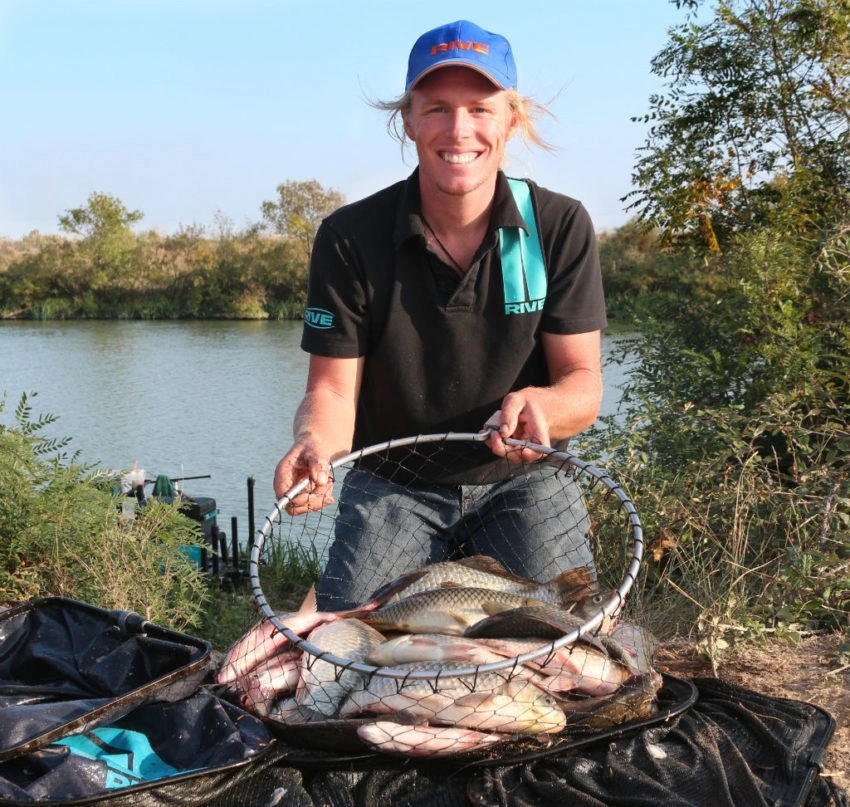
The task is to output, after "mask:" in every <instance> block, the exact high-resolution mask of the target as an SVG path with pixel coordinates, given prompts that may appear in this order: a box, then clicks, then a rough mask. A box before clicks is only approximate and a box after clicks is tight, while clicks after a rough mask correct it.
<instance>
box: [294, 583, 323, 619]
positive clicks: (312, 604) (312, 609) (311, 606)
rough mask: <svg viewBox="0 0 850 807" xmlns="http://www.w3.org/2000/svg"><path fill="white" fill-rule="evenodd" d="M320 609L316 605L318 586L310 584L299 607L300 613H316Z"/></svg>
mask: <svg viewBox="0 0 850 807" xmlns="http://www.w3.org/2000/svg"><path fill="white" fill-rule="evenodd" d="M318 610H319V609H318V607H317V605H316V587H315V586H310V589H309V591H308V592H307V594H306V595H305V596H304V602H302V603H301V607H300V608H299V609H298V614H299V615H301V614H315V613H316V612H317V611H318Z"/></svg>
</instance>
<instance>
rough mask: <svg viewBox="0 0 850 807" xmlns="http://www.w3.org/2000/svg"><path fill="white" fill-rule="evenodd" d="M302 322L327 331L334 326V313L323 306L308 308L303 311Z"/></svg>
mask: <svg viewBox="0 0 850 807" xmlns="http://www.w3.org/2000/svg"><path fill="white" fill-rule="evenodd" d="M304 322H305V324H307V325H309V326H310V327H311V328H318V329H319V330H320V331H327V330H328V329H330V328H333V326H334V315H333V314H332V313H331V312H330V311H326V310H325V309H324V308H308V309H307V310H306V311H305V312H304Z"/></svg>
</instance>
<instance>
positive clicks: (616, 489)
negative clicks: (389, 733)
mask: <svg viewBox="0 0 850 807" xmlns="http://www.w3.org/2000/svg"><path fill="white" fill-rule="evenodd" d="M489 437H490V430H488V431H485V432H443V433H437V434H420V435H415V436H412V437H402V438H396V439H392V440H386V441H385V442H382V443H375V444H373V445H371V446H366V447H365V448H361V449H358V450H357V451H353V452H351V453H349V454H346V455H345V456H342V457H339V458H338V459H336V460H334V461H333V462H332V463H331V465H330V472H331V474H330V475H331V477H332V476H333V471H334V470H336V469H337V468H340V467H341V466H343V465H346V464H347V463H351V462H356V461H357V460H359V459H361V458H363V457H366V456H369V455H371V454H376V453H378V452H381V451H389V450H391V449H395V448H404V447H407V446H414V447H415V446H418V445H420V444H428V443H436V442H441V441H443V442H461V441H471V442H476V443H483V442H485V441H486V440H487V439H488V438H489ZM504 442H505V444H506V445H508V446H511V447H515V448H523V449H531V450H533V451H536V452H538V453H540V454H544V455H547V458H548V460H549V461H551V460H552V459H553V458H555V459H558V460H560V461H561V468H565V467H568V466H571V469H572V472H573V473H576V474H578V473H586V474H588V475H589V476H590V477H591V479H592V480H593V481H592V483H591V487H592V486H596V485H600V484H601V485H604V486H605V487H606V488H607V489H608V490H607V495H613V496H615V497H616V498H618V499H619V500H620V506H621V508H622V509H623V510H625V512H626V516H627V521H628V524H629V527H630V530H631V536H632V546H631V558H630V560H629V563H628V566H627V567H626V570H625V572H624V574H623V578H622V580H621V581H620V584H619V586H618V587H617V588H616V589H613V590H612V593H611V595H610V596H609V597H608V599H607V600H605V602H604V603H603V604H602V605H601V606H600V608H599V609H598V611H597V612H596V613H595V614H594V615H593V616H592V617H590V618H589V619H587V620H585V621H584V622H583V623H582V624H581V625H580V626H579V627H577V628H575V629H574V630H572V631H570V632H569V633H566V634H564V635H563V636H561V637H560V638H558V639H553V640H552V641H551V642H546V643H543V644H541V645H540V647H539V648H536V649H535V650H530V651H528V652H526V653H523V654H521V655H517V656H511V657H508V658H505V659H504V660H502V661H495V662H491V663H488V664H475V665H470V666H468V667H458V668H456V669H449V670H401V669H398V668H396V667H390V666H375V665H372V664H366V663H364V662H359V661H353V660H352V659H346V658H342V657H339V656H336V655H334V654H333V653H330V652H329V651H326V650H322V649H321V648H319V647H316V646H315V645H313V644H311V643H310V642H308V641H307V640H306V639H303V638H301V637H300V636H298V634H296V633H294V632H293V631H292V630H290V629H289V628H287V627H286V626H285V625H284V624H283V623H282V622H281V620H280V619H279V618H278V616H277V615H276V613H275V611H274V609H273V608H272V607H271V605H270V604H269V602H268V600H267V599H266V596H265V594H264V592H263V588H262V583H261V582H260V567H261V565H262V564H261V555H262V552H263V548H264V546H265V541H266V539H267V538H269V536H270V535H271V533H272V530H273V529H274V526H275V523H276V521H277V520H278V519H279V518H281V517H284V516H285V517H287V518H292V516H289V515H288V514H286V513H285V508H286V507H287V505H288V504H289V503H290V502H291V501H292V500H293V499H294V498H295V497H296V496H297V495H298V494H299V493H301V491H303V490H304V488H305V487H306V486H307V485H308V484H309V478H307V477H305V478H304V479H302V480H301V481H299V482H298V483H296V484H295V485H294V486H293V487H292V488H290V489H289V490H288V491H287V492H286V493H284V494H283V496H281V498H280V499H279V500H278V501H277V502H276V503H275V506H274V507H273V508H272V509H271V510H270V511H269V513H268V514H267V515H266V517H265V519H264V520H263V524H262V525H261V526H260V528H259V529H258V530H257V534H256V536H255V539H254V543H253V546H252V547H251V555H250V560H249V564H248V573H249V577H250V580H251V590H252V596H253V598H254V601H255V602H256V604H257V606H258V607H259V609H260V611H261V612H262V614H263V616H264V617H265V618H266V619H268V620H269V622H271V624H272V625H273V626H274V627H275V629H276V630H278V631H279V632H280V633H282V634H283V635H284V636H285V637H286V638H287V639H288V640H289V641H290V642H291V643H292V645H293V646H294V647H297V648H298V649H300V650H301V651H303V652H304V653H306V654H307V655H309V656H311V657H313V659H314V661H315V660H322V661H326V662H328V663H330V664H333V665H334V666H335V667H336V668H337V676H341V675H342V673H343V672H346V671H348V670H351V671H354V672H357V673H360V674H361V675H364V676H373V675H374V676H380V677H385V678H394V679H397V680H398V681H401V682H402V683H403V682H406V681H414V680H426V681H432V682H433V683H434V686H435V688H438V687H439V682H440V680H441V679H447V678H461V679H467V678H472V680H473V683H472V686H474V681H475V677H476V676H478V675H480V674H482V673H488V672H491V671H499V670H508V669H509V668H514V669H517V668H519V667H520V666H521V665H523V664H525V663H526V662H529V661H534V660H535V659H540V658H541V657H545V656H548V655H551V654H553V653H555V652H556V651H557V650H559V649H560V648H562V647H566V646H568V645H572V644H575V643H576V642H577V641H579V640H580V639H581V638H582V637H584V636H586V635H589V634H593V632H594V631H595V630H596V628H598V627H600V626H601V625H602V623H603V622H604V621H605V620H606V619H607V618H609V617H613V616H615V615H616V614H618V613H619V612H620V611H621V610H622V608H623V606H624V605H625V602H626V598H627V597H628V594H629V592H630V591H631V589H632V587H633V586H634V584H635V581H636V580H637V575H638V573H639V571H640V567H641V564H642V562H643V554H644V536H643V526H642V525H641V521H640V516H639V515H638V512H637V509H636V508H635V506H634V504H633V503H632V501H631V500H630V499H629V497H628V496H627V494H626V493H625V491H624V490H623V489H622V488H621V487H620V485H619V484H617V482H615V481H614V480H613V479H612V478H611V477H610V476H609V475H608V474H607V473H605V472H604V471H603V470H600V469H599V468H596V467H595V466H593V465H591V464H590V463H588V462H585V461H584V460H581V459H579V458H578V457H577V456H575V455H574V454H571V453H570V452H568V451H562V450H559V449H554V448H551V447H550V446H543V445H539V444H537V443H533V442H530V441H528V440H515V439H512V438H508V439H505V440H504Z"/></svg>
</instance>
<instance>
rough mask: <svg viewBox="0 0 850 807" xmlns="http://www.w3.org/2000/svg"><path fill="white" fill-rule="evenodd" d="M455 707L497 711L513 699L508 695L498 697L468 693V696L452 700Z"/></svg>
mask: <svg viewBox="0 0 850 807" xmlns="http://www.w3.org/2000/svg"><path fill="white" fill-rule="evenodd" d="M454 703H455V706H461V707H463V708H465V709H480V708H482V707H484V706H486V707H487V709H488V710H489V709H498V708H500V707H502V706H507V705H509V704H511V703H513V698H511V697H510V696H508V695H500V694H497V693H493V692H470V693H469V694H468V695H460V696H459V697H457V698H455V699H454Z"/></svg>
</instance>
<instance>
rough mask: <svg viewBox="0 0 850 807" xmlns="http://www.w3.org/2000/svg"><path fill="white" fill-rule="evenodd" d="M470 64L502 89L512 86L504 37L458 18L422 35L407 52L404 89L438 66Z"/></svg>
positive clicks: (512, 64) (509, 54)
mask: <svg viewBox="0 0 850 807" xmlns="http://www.w3.org/2000/svg"><path fill="white" fill-rule="evenodd" d="M452 65H455V66H458V67H470V68H472V69H473V70H477V71H478V72H479V73H481V74H482V75H483V76H486V77H487V78H488V79H489V80H490V81H492V82H493V83H494V84H495V85H496V86H498V87H501V88H502V89H503V90H508V89H511V88H513V89H516V64H515V62H514V55H513V53H512V52H511V45H510V43H509V42H508V40H507V39H505V38H504V37H503V36H500V35H499V34H494V33H491V32H490V31H485V30H484V29H483V28H480V27H479V26H477V25H476V24H475V23H474V22H469V21H468V20H458V21H457V22H450V23H449V24H448V25H441V26H440V27H439V28H434V29H433V30H431V31H428V32H427V33H424V34H422V36H420V37H419V39H417V40H416V42H415V44H414V45H413V49H412V50H411V51H410V58H409V59H408V62H407V81H406V83H405V85H404V89H405V90H410V89H412V88H413V87H415V86H416V84H417V83H418V82H419V81H421V80H422V79H423V78H424V77H425V76H427V75H428V74H429V73H431V72H432V71H434V70H436V69H438V68H440V67H449V66H452Z"/></svg>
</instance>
